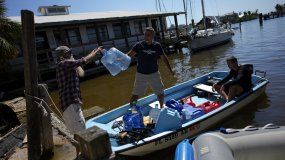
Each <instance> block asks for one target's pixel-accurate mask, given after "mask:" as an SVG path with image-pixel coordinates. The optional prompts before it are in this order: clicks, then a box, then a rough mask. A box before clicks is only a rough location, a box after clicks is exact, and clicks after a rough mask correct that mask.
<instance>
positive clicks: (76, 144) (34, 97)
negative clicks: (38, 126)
mask: <svg viewBox="0 0 285 160" xmlns="http://www.w3.org/2000/svg"><path fill="white" fill-rule="evenodd" d="M44 88H45V87H44ZM45 90H46V91H47V89H46V88H45ZM47 93H48V92H47ZM24 94H25V96H26V97H27V98H31V99H32V100H35V101H34V102H35V103H36V104H37V105H38V107H39V108H40V109H41V110H42V111H43V115H45V116H48V112H47V110H46V109H48V110H49V112H53V111H52V110H51V109H50V107H49V105H48V104H47V102H46V101H45V100H44V99H42V98H39V97H36V96H32V95H30V94H28V93H26V92H25V91H24ZM48 95H49V93H48ZM49 97H50V95H49ZM50 98H51V97H50ZM37 101H39V102H37ZM43 103H44V104H45V106H47V107H44V105H43ZM53 113H54V112H53ZM59 113H60V112H59ZM55 115H56V116H57V118H58V119H59V120H60V121H61V122H62V123H63V124H65V123H64V120H63V119H62V118H61V117H59V116H58V115H57V114H56V113H55ZM54 127H56V126H54ZM56 128H57V129H59V128H58V127H56ZM67 129H68V128H67ZM63 134H65V133H63ZM65 136H66V138H67V139H68V140H70V142H71V144H72V145H74V146H75V147H78V142H77V141H76V140H75V139H74V138H72V137H70V136H68V135H66V134H65Z"/></svg>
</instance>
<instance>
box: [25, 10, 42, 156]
mask: <svg viewBox="0 0 285 160" xmlns="http://www.w3.org/2000/svg"><path fill="white" fill-rule="evenodd" d="M21 22H22V45H23V54H24V75H25V94H26V106H27V137H28V159H29V160H37V159H40V156H41V136H40V134H39V133H41V132H40V131H41V129H40V114H39V113H40V111H39V108H38V107H37V104H36V102H35V101H34V100H33V99H32V97H38V88H37V87H38V76H37V73H38V70H37V68H38V67H37V55H36V43H35V26H34V13H33V12H31V11H29V10H22V11H21Z"/></svg>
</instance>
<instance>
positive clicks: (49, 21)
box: [8, 5, 184, 72]
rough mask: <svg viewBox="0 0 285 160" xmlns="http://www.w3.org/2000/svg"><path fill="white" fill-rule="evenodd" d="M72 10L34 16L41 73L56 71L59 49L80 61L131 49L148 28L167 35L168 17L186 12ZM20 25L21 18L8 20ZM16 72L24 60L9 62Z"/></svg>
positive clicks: (59, 8)
mask: <svg viewBox="0 0 285 160" xmlns="http://www.w3.org/2000/svg"><path fill="white" fill-rule="evenodd" d="M69 7H70V6H56V5H54V6H40V7H39V8H38V11H39V12H40V15H39V16H35V28H36V49H37V54H38V63H39V68H40V72H42V71H46V70H50V69H53V68H54V67H55V64H56V60H55V57H56V55H55V53H54V49H55V48H56V47H58V46H60V45H67V46H70V47H72V52H73V54H74V55H75V56H77V57H82V56H83V55H85V54H86V53H87V52H89V51H91V50H92V49H94V48H96V47H98V46H101V45H103V46H104V47H105V48H107V49H108V48H110V47H113V46H114V47H117V48H118V49H121V50H127V49H129V48H130V47H131V46H132V45H133V44H135V43H136V42H137V41H140V40H142V39H143V31H144V29H145V27H147V26H152V27H153V28H154V29H155V30H156V32H157V35H158V36H160V39H164V37H165V32H166V26H167V22H166V17H167V16H174V17H175V18H177V15H179V14H184V12H163V13H161V12H141V11H110V12H91V13H77V14H70V13H69ZM8 18H10V19H11V20H13V21H17V22H21V17H20V16H18V17H8ZM10 65H11V66H12V68H13V69H22V68H23V57H21V56H20V57H18V58H16V59H14V60H11V61H10Z"/></svg>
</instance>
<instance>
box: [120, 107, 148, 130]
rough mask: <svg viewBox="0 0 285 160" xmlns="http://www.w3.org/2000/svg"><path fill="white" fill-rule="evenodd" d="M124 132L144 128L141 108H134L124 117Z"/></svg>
mask: <svg viewBox="0 0 285 160" xmlns="http://www.w3.org/2000/svg"><path fill="white" fill-rule="evenodd" d="M123 122H124V130H125V131H133V130H135V129H142V128H144V127H145V126H144V123H143V116H142V109H141V107H140V106H137V105H136V106H132V108H130V110H128V111H127V113H126V114H125V115H124V116H123Z"/></svg>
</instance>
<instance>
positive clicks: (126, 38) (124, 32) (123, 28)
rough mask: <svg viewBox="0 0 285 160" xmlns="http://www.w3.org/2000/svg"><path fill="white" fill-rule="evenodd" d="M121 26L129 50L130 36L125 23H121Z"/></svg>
mask: <svg viewBox="0 0 285 160" xmlns="http://www.w3.org/2000/svg"><path fill="white" fill-rule="evenodd" d="M121 26H122V32H123V37H124V39H125V46H126V47H127V48H129V41H128V35H127V27H126V24H125V22H124V21H121Z"/></svg>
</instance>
